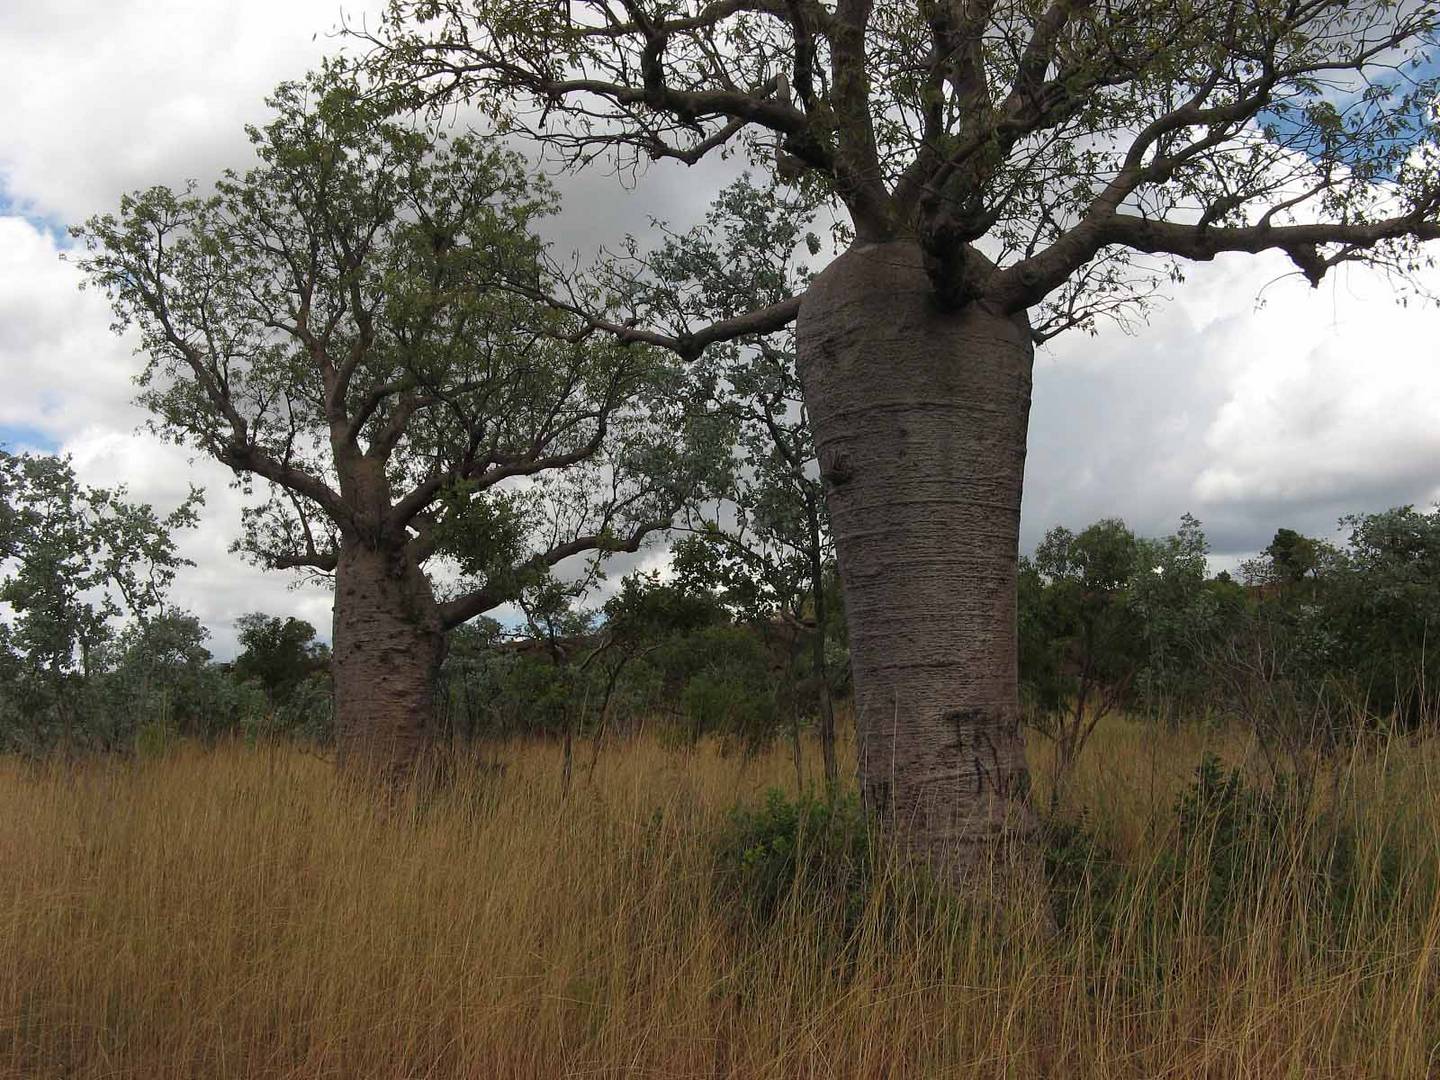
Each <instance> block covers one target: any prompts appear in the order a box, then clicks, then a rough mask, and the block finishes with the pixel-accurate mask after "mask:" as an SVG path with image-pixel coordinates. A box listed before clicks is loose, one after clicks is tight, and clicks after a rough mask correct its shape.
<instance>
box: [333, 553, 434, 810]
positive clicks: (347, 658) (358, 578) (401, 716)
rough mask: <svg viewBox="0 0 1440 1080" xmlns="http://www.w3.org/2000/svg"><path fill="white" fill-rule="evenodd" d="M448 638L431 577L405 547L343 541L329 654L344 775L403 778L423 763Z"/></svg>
mask: <svg viewBox="0 0 1440 1080" xmlns="http://www.w3.org/2000/svg"><path fill="white" fill-rule="evenodd" d="M445 641H446V638H445V629H444V625H443V623H442V621H441V618H440V611H439V608H438V607H437V605H436V603H435V598H434V594H433V592H432V591H431V588H430V583H429V581H428V580H426V578H425V575H424V573H423V572H422V571H421V569H420V567H419V565H418V564H417V563H416V562H415V560H414V558H413V557H412V555H411V554H410V553H409V552H408V551H407V550H405V549H404V548H399V549H398V550H386V549H384V548H376V547H372V546H367V545H366V544H364V543H359V542H355V543H347V544H345V545H344V546H342V548H341V550H340V557H339V560H338V563H337V565H336V568H335V625H334V646H333V649H334V651H333V653H332V659H331V665H332V671H333V674H334V679H335V720H336V729H337V730H336V758H337V763H338V764H339V766H340V769H341V772H342V774H345V775H348V776H351V777H353V778H357V779H366V780H376V779H378V780H381V781H385V782H405V781H407V780H409V779H411V778H412V777H413V774H414V772H415V770H416V768H417V767H419V766H420V765H422V764H423V763H424V762H425V760H426V754H425V751H426V749H427V747H428V745H429V742H430V738H431V719H432V716H433V712H434V707H435V686H436V683H437V681H438V679H439V675H440V664H441V661H442V660H443V659H444V656H445Z"/></svg>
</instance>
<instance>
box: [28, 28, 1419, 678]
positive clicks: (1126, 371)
mask: <svg viewBox="0 0 1440 1080" xmlns="http://www.w3.org/2000/svg"><path fill="white" fill-rule="evenodd" d="M377 6H378V5H376V4H370V5H368V7H369V10H370V11H372V12H373V11H374V10H375V9H376V7H377ZM366 8H367V5H365V4H363V3H358V2H347V3H346V5H345V10H346V12H347V13H349V14H351V15H352V16H355V17H360V16H363V14H364V12H365V11H366ZM339 15H340V6H339V4H337V3H336V2H335V0H248V2H246V3H243V4H242V3H227V2H219V3H212V4H195V3H193V0H108V2H101V0H6V2H5V3H3V4H0V100H4V101H5V102H6V107H5V109H4V110H0V444H4V445H6V446H7V448H9V449H11V450H24V449H29V450H40V451H46V452H60V453H68V454H70V455H72V456H73V458H74V462H75V466H76V469H77V471H78V472H79V474H80V476H81V478H82V479H83V480H85V481H87V482H89V483H92V484H104V485H110V484H115V483H119V482H122V481H123V482H125V483H127V484H128V485H129V487H130V490H131V492H132V493H133V494H134V495H135V496H137V497H139V498H142V499H145V500H147V501H150V502H153V503H154V504H155V505H156V507H157V509H160V510H162V511H164V510H168V509H169V508H170V507H172V506H174V505H175V503H176V502H177V501H178V500H179V499H180V498H181V497H183V495H184V493H185V491H186V490H187V488H186V485H187V484H188V483H189V482H192V481H193V482H195V483H198V484H201V485H203V486H204V487H205V488H206V490H207V496H208V505H207V508H206V511H205V515H204V523H203V526H202V528H201V529H200V530H199V531H198V533H196V534H193V535H190V536H187V537H186V538H185V540H184V543H183V547H184V551H185V553H186V554H187V555H188V556H189V557H190V558H191V559H193V560H194V561H195V563H196V565H195V567H194V568H192V569H190V570H188V571H187V572H186V573H185V574H184V575H183V576H182V577H181V579H180V581H179V583H178V587H177V591H176V596H175V599H176V600H177V601H178V602H179V603H180V604H182V605H183V606H185V607H188V608H190V609H191V610H193V611H195V612H196V613H197V614H198V615H199V616H200V617H201V618H202V620H203V621H204V622H205V623H206V624H207V625H208V626H209V627H210V628H211V630H212V633H213V635H214V640H213V642H212V644H213V646H214V651H215V652H216V654H217V655H220V656H225V655H229V654H230V653H231V652H232V651H233V640H234V637H233V623H234V620H235V618H236V617H237V616H238V615H241V614H243V613H244V612H247V611H253V610H264V611H269V612H274V613H279V614H285V613H293V614H296V615H300V616H302V617H304V618H307V619H309V620H310V621H311V622H313V623H314V624H315V625H316V626H317V627H321V628H328V623H329V597H328V596H327V595H326V594H325V593H324V592H322V591H320V590H318V589H315V588H313V587H307V588H304V589H299V590H296V589H293V588H291V587H290V582H289V581H288V580H287V578H286V576H285V575H283V574H273V573H265V572H262V571H260V570H257V569H255V568H252V567H249V566H246V565H244V564H242V563H240V562H238V561H237V560H236V558H235V557H234V556H231V555H229V554H227V550H226V549H227V547H228V545H229V543H230V541H231V540H232V539H233V537H234V535H235V533H236V531H237V527H238V519H239V505H240V503H239V497H238V495H237V494H236V493H235V492H234V491H233V490H232V489H231V488H230V487H229V481H230V477H229V474H228V471H227V470H225V469H223V468H220V467H219V466H216V465H214V464H211V463H208V462H205V461H200V460H194V461H192V460H191V455H190V454H189V453H188V452H187V451H185V450H183V449H179V448H176V447H173V446H167V445H164V444H162V443H160V442H159V441H158V440H156V439H155V438H154V437H153V436H151V435H149V434H147V433H145V432H144V431H143V430H142V427H141V425H143V423H144V419H145V417H144V415H143V413H142V412H141V411H140V410H138V409H136V408H135V407H134V406H133V405H132V404H131V401H130V399H131V396H132V393H133V386H132V384H131V381H130V380H131V377H132V375H133V374H134V372H135V371H136V369H137V365H138V359H137V358H136V357H134V356H133V355H132V354H131V348H132V345H131V343H130V342H127V341H126V340H123V339H121V338H117V337H116V336H114V335H113V334H112V333H111V331H110V329H109V324H110V317H109V312H108V309H107V307H106V305H105V303H104V301H103V299H102V298H101V297H99V296H97V295H95V294H93V293H82V292H81V291H80V290H79V289H78V288H77V281H78V276H77V274H76V271H75V270H74V268H73V267H72V266H70V265H67V264H66V263H65V262H64V261H62V259H61V257H60V256H61V252H62V250H63V248H64V244H65V240H64V226H66V225H67V224H71V223H75V222H79V221H81V220H83V219H84V218H85V217H87V216H89V215H90V214H92V213H96V212H99V211H103V210H107V209H110V208H112V207H113V205H114V204H115V202H116V201H117V200H118V197H119V195H120V194H121V193H122V192H124V191H128V190H131V189H134V188H137V187H143V186H148V185H150V184H155V183H166V184H179V183H183V182H184V181H185V180H186V179H189V178H197V179H200V180H207V179H209V178H212V177H213V176H214V175H215V174H216V173H217V172H218V171H219V170H220V169H222V168H224V167H225V166H227V165H241V166H243V165H244V164H246V142H245V137H244V134H243V131H242V126H243V125H244V124H245V123H246V122H248V121H252V120H260V119H262V118H263V116H264V110H263V106H262V98H263V97H264V95H265V93H266V92H267V91H268V90H269V89H270V88H271V87H272V86H273V85H274V84H275V83H276V82H278V81H280V80H281V79H284V78H288V77H293V76H296V75H299V74H301V73H303V72H304V71H305V70H306V69H307V68H308V67H310V66H313V65H314V63H315V62H316V61H317V60H318V59H319V57H320V56H321V55H323V54H324V53H325V52H327V51H330V50H333V49H334V48H335V44H336V43H335V42H334V41H333V40H329V39H328V38H327V31H329V30H330V29H331V28H333V27H334V25H335V24H336V22H337V20H338V18H339ZM77 35H80V36H81V37H82V38H83V41H84V43H85V45H84V48H83V49H80V50H77V48H76V41H77ZM697 172H698V173H699V174H700V175H697ZM718 179H720V178H719V177H718V176H717V175H716V173H715V172H714V169H713V167H711V166H704V167H702V168H701V169H699V170H689V171H687V170H685V169H684V168H683V167H681V166H673V167H670V168H658V169H656V170H654V171H653V172H652V173H651V174H650V175H648V176H647V177H645V178H644V179H643V180H642V181H641V183H640V184H639V187H638V189H635V190H630V189H625V188H622V187H621V186H620V185H619V184H618V183H617V182H616V181H614V180H613V179H611V178H609V177H605V176H601V175H594V176H590V177H587V178H585V179H584V180H583V181H582V182H578V183H577V182H574V181H567V182H566V183H565V184H564V185H563V187H564V190H565V193H566V200H567V201H566V211H565V213H564V215H563V216H562V218H561V219H560V220H559V221H558V222H557V223H555V226H554V227H553V228H552V229H551V235H552V238H553V239H554V241H555V243H556V245H557V246H558V247H561V248H565V249H568V248H573V247H581V248H590V247H593V246H594V245H596V244H598V243H601V242H604V241H605V240H607V239H612V240H613V239H616V238H618V237H620V236H621V235H623V234H624V233H625V232H627V231H639V230H642V229H643V228H644V226H645V223H646V221H647V220H648V218H649V216H651V215H655V216H659V217H663V218H667V219H669V220H671V221H672V222H675V223H682V224H683V223H688V222H690V221H692V220H694V219H695V218H696V217H697V216H698V215H699V214H700V213H701V212H703V209H704V200H705V199H706V198H707V197H708V195H709V193H710V192H712V191H713V190H714V188H715V182H716V181H717V180H718ZM1288 271H1289V267H1288V264H1286V263H1285V262H1284V260H1283V259H1269V258H1259V259H1254V258H1246V257H1234V258H1231V259H1226V260H1221V261H1217V262H1216V263H1213V264H1208V265H1199V266H1194V267H1191V268H1190V272H1189V276H1188V280H1187V281H1186V282H1185V283H1184V284H1182V285H1179V286H1176V287H1174V288H1173V289H1172V290H1171V292H1172V299H1171V300H1170V301H1169V302H1168V303H1166V304H1164V305H1163V306H1162V307H1161V308H1159V309H1158V310H1157V311H1156V312H1155V313H1154V314H1153V315H1152V318H1151V320H1150V324H1149V326H1148V327H1146V328H1144V329H1143V330H1142V331H1141V332H1140V333H1138V334H1135V335H1133V336H1127V335H1125V334H1123V333H1121V332H1119V331H1118V330H1107V331H1104V332H1102V333H1101V334H1100V335H1099V336H1096V337H1088V336H1085V335H1083V334H1081V335H1078V336H1071V337H1068V338H1061V339H1059V340H1057V341H1056V342H1054V343H1052V344H1051V345H1050V346H1049V347H1048V348H1047V349H1046V350H1044V351H1042V353H1041V355H1040V357H1039V358H1038V363H1037V372H1036V383H1035V404H1034V409H1033V412H1032V418H1031V451H1030V458H1029V466H1028V472H1027V493H1026V500H1025V509H1024V524H1023V529H1024V543H1025V544H1026V545H1027V546H1028V545H1031V544H1033V543H1034V541H1035V540H1036V539H1037V538H1038V536H1039V535H1040V534H1041V533H1043V531H1044V530H1045V529H1046V528H1048V527H1049V526H1051V525H1053V524H1057V523H1058V524H1066V525H1070V526H1080V525H1083V524H1085V523H1087V522H1089V521H1091V520H1094V519H1095V518H1097V517H1101V516H1107V515H1118V516H1121V517H1123V518H1125V519H1126V520H1127V521H1128V522H1130V523H1131V525H1132V526H1134V527H1135V528H1136V529H1137V531H1140V532H1142V533H1160V532H1167V531H1170V530H1171V529H1173V527H1174V525H1175V523H1176V522H1177V521H1178V519H1179V517H1180V515H1181V514H1182V513H1185V512H1187V511H1188V512H1190V513H1193V514H1195V515H1196V516H1197V517H1199V518H1200V519H1201V520H1202V521H1203V522H1204V523H1205V526H1206V531H1207V533H1208V535H1209V537H1210V540H1211V542H1212V545H1213V547H1214V550H1215V553H1216V555H1217V558H1218V559H1219V560H1220V561H1223V562H1230V561H1233V560H1234V559H1236V558H1238V557H1240V556H1243V555H1246V554H1249V553H1252V552H1254V551H1256V550H1258V549H1259V548H1261V547H1263V546H1264V545H1265V544H1266V543H1267V542H1268V540H1269V538H1270V536H1271V535H1272V534H1273V533H1274V531H1275V528H1276V527H1277V526H1279V525H1287V526H1290V527H1292V528H1297V529H1300V530H1302V531H1305V532H1310V533H1312V534H1319V535H1332V534H1333V533H1334V530H1335V524H1336V519H1337V518H1338V517H1339V516H1340V515H1341V514H1342V513H1346V512H1349V511H1368V510H1380V509H1384V508H1386V507H1389V506H1394V505H1398V504H1401V503H1417V504H1421V505H1429V504H1430V503H1432V502H1433V501H1435V500H1436V499H1437V498H1440V423H1437V420H1440V311H1436V310H1434V309H1432V308H1426V307H1422V306H1417V305H1415V304H1413V303H1412V304H1411V305H1410V306H1409V307H1401V306H1399V305H1398V304H1396V303H1395V302H1394V300H1393V299H1392V294H1391V291H1390V289H1389V288H1388V286H1387V284H1386V283H1385V282H1384V280H1383V279H1380V278H1378V277H1376V276H1375V275H1372V274H1370V273H1369V272H1366V271H1363V270H1357V269H1351V270H1349V271H1348V272H1341V273H1339V274H1336V275H1333V276H1332V278H1331V279H1330V280H1327V281H1326V282H1325V283H1324V285H1322V287H1321V288H1320V289H1318V290H1311V289H1310V288H1308V286H1306V285H1304V284H1303V283H1302V282H1299V281H1298V280H1297V279H1295V278H1293V277H1285V275H1286V274H1287V273H1288ZM1436 286H1437V291H1440V275H1437V279H1436Z"/></svg>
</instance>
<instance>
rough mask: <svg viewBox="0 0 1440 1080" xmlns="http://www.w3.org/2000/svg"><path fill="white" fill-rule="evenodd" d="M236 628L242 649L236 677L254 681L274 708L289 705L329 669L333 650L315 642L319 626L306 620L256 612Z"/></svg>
mask: <svg viewBox="0 0 1440 1080" xmlns="http://www.w3.org/2000/svg"><path fill="white" fill-rule="evenodd" d="M235 626H236V628H237V629H238V630H239V631H240V634H239V637H240V645H241V647H242V648H241V652H240V655H239V656H237V657H236V658H235V665H234V669H233V670H234V672H235V677H236V678H237V679H240V680H241V681H251V680H253V681H254V682H255V683H256V684H257V685H258V686H259V687H260V689H261V690H263V691H264V693H265V699H266V701H268V702H269V703H270V705H271V707H272V708H274V707H277V706H284V705H287V704H288V703H289V702H290V699H291V698H292V697H294V696H295V694H296V693H297V691H298V690H299V689H300V687H301V686H302V685H303V684H305V683H306V682H307V681H308V680H310V679H312V678H313V677H315V676H323V675H324V674H325V672H326V671H327V669H328V667H329V664H330V650H329V649H328V648H326V647H325V646H324V645H323V644H321V643H320V642H317V641H316V640H315V627H313V626H311V625H310V624H309V623H308V622H306V621H305V620H304V619H296V618H294V617H287V618H284V619H280V618H277V617H275V616H273V615H266V614H265V613H264V612H260V611H252V612H250V613H249V614H248V615H241V616H240V618H238V619H236V620H235Z"/></svg>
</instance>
